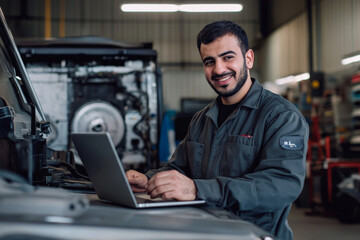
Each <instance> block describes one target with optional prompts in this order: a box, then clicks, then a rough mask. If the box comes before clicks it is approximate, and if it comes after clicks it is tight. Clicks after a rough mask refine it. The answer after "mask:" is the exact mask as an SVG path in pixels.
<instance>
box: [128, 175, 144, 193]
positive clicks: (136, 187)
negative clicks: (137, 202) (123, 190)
mask: <svg viewBox="0 0 360 240" xmlns="http://www.w3.org/2000/svg"><path fill="white" fill-rule="evenodd" d="M126 178H127V179H128V181H129V183H130V186H131V190H133V192H145V185H146V183H147V182H148V178H147V176H145V174H142V173H140V172H137V171H135V170H129V171H127V172H126Z"/></svg>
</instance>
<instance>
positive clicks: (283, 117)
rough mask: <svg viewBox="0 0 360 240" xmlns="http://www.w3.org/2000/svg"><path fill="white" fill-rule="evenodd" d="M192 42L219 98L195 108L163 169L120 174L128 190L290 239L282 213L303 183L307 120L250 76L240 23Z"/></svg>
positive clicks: (207, 31)
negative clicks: (224, 214) (230, 216)
mask: <svg viewBox="0 0 360 240" xmlns="http://www.w3.org/2000/svg"><path fill="white" fill-rule="evenodd" d="M197 45H198V49H199V52H200V56H201V59H202V61H203V65H204V72H205V77H206V79H207V81H208V83H209V84H210V86H211V87H212V88H213V89H214V91H215V92H216V93H217V94H218V95H219V96H218V97H217V99H216V100H214V102H212V103H211V104H210V105H209V106H207V107H205V108H204V109H203V110H201V111H200V112H198V113H196V114H195V116H194V117H193V119H192V121H191V123H190V125H189V129H188V133H187V136H186V137H185V139H184V140H183V141H182V142H181V143H180V144H179V146H178V147H177V149H176V151H175V153H174V154H173V156H172V158H171V160H170V162H169V164H168V165H167V166H166V167H163V168H161V169H157V170H151V171H149V172H148V173H146V175H144V174H141V173H139V172H136V171H134V170H130V171H128V172H127V177H128V179H129V182H130V184H131V185H132V189H133V191H137V192H139V191H147V192H148V193H149V194H150V195H151V197H158V196H160V197H162V198H164V199H177V200H193V199H196V198H198V199H204V200H206V203H207V205H208V206H210V207H218V208H224V209H227V210H229V211H231V212H233V213H235V214H236V215H238V216H239V217H240V218H242V219H244V220H247V221H249V222H252V223H254V224H256V225H258V226H260V227H261V228H263V229H265V230H266V231H268V232H270V233H272V234H274V235H275V236H277V237H279V238H280V239H292V232H291V230H290V228H289V226H288V224H287V220H286V218H287V216H288V214H289V212H290V207H291V203H292V202H293V201H294V200H296V198H297V197H298V195H299V194H300V192H301V189H302V187H303V182H304V177H305V157H306V150H307V140H308V135H309V130H308V125H307V123H306V121H305V119H304V117H303V116H302V115H301V113H300V112H299V111H298V110H297V109H296V107H295V106H294V105H293V104H292V103H290V102H288V101H287V100H285V99H284V98H282V97H281V96H279V95H276V94H273V93H271V92H270V91H267V90H265V89H264V88H263V87H262V85H261V84H260V83H259V82H258V81H256V80H255V79H252V78H251V77H250V71H249V70H250V69H251V68H252V67H253V64H254V53H253V51H252V50H251V49H249V47H248V40H247V36H246V33H245V31H244V30H243V29H242V28H241V27H239V26H238V25H236V24H235V23H232V22H229V21H218V22H214V23H211V24H209V25H207V26H205V27H204V28H203V29H202V31H201V32H200V33H199V34H198V38H197Z"/></svg>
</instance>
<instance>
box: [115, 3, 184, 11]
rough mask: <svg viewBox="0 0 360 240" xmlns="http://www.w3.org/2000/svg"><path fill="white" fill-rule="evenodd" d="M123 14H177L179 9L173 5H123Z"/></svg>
mask: <svg viewBox="0 0 360 240" xmlns="http://www.w3.org/2000/svg"><path fill="white" fill-rule="evenodd" d="M120 8H121V11H123V12H177V11H178V10H179V7H178V6H177V5H175V4H142V3H139V4H123V5H121V7H120Z"/></svg>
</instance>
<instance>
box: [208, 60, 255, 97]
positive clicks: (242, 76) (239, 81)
mask: <svg viewBox="0 0 360 240" xmlns="http://www.w3.org/2000/svg"><path fill="white" fill-rule="evenodd" d="M240 72H241V74H240V76H239V78H238V79H236V82H237V83H236V86H235V87H234V88H233V89H230V90H228V91H226V88H227V87H228V85H224V86H221V88H223V89H224V91H221V90H218V89H216V87H215V86H214V85H213V84H211V82H210V80H208V83H209V84H210V86H211V87H212V89H213V90H214V91H215V92H216V93H217V94H218V95H219V96H220V97H231V96H233V95H235V94H236V93H237V92H239V91H240V89H241V88H242V86H244V84H245V82H246V79H247V78H248V73H247V67H246V64H245V62H244V65H243V67H242V69H241V71H240ZM231 74H232V75H233V76H236V73H235V72H234V71H232V73H231ZM223 75H229V73H225V74H222V75H213V76H211V79H212V80H214V79H216V78H219V77H222V76H223Z"/></svg>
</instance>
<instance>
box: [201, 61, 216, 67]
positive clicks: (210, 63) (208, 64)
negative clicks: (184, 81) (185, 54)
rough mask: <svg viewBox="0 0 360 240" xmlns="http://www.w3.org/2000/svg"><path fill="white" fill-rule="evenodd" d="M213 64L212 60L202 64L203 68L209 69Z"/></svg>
mask: <svg viewBox="0 0 360 240" xmlns="http://www.w3.org/2000/svg"><path fill="white" fill-rule="evenodd" d="M214 62H215V61H214V60H207V61H205V62H204V66H205V67H209V66H211V65H213V64H214Z"/></svg>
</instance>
